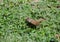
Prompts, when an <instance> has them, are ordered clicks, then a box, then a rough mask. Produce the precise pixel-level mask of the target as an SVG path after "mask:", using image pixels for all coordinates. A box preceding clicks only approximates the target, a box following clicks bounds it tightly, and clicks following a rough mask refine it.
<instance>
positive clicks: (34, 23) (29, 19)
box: [26, 17, 44, 26]
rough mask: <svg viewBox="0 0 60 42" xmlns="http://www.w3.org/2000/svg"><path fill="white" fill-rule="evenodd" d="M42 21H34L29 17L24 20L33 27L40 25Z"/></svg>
mask: <svg viewBox="0 0 60 42" xmlns="http://www.w3.org/2000/svg"><path fill="white" fill-rule="evenodd" d="M43 20H44V19H42V18H40V19H39V20H34V19H31V18H29V17H27V18H26V21H27V22H29V23H31V24H33V25H35V26H37V25H39V23H40V22H41V21H43Z"/></svg>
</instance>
